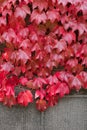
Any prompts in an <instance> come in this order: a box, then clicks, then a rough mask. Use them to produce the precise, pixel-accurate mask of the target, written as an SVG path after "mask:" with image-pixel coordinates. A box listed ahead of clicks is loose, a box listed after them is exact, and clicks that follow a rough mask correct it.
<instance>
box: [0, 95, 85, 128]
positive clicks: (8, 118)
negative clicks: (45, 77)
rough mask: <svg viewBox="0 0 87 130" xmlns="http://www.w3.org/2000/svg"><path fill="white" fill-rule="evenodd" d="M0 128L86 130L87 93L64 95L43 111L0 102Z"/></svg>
mask: <svg viewBox="0 0 87 130" xmlns="http://www.w3.org/2000/svg"><path fill="white" fill-rule="evenodd" d="M0 130H87V95H84V96H82V95H78V96H68V97H65V98H63V99H62V100H60V102H59V104H58V105H57V106H55V107H53V108H49V109H48V110H47V111H46V112H44V113H40V112H38V111H37V110H36V109H35V106H34V105H30V106H29V107H28V108H20V107H18V108H15V107H14V108H12V109H9V108H7V107H4V106H2V105H1V104H0Z"/></svg>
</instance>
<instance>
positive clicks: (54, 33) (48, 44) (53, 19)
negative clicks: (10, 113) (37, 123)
mask: <svg viewBox="0 0 87 130" xmlns="http://www.w3.org/2000/svg"><path fill="white" fill-rule="evenodd" d="M82 88H84V89H87V0H0V102H3V104H5V105H7V106H9V107H11V106H13V105H17V104H19V105H21V106H28V104H30V103H32V102H33V101H35V102H36V107H37V109H38V110H40V111H44V110H46V109H47V108H48V107H50V106H54V105H56V104H57V103H58V100H59V99H60V98H62V97H64V96H65V95H66V94H69V93H70V92H71V91H72V90H76V91H79V90H80V89H82ZM32 93H33V94H32Z"/></svg>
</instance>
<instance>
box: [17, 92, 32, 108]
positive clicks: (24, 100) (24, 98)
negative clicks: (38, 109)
mask: <svg viewBox="0 0 87 130" xmlns="http://www.w3.org/2000/svg"><path fill="white" fill-rule="evenodd" d="M17 102H18V104H20V105H21V106H27V105H28V104H29V103H31V102H33V96H32V93H31V91H30V90H26V91H24V92H20V93H19V94H18V96H17Z"/></svg>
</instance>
